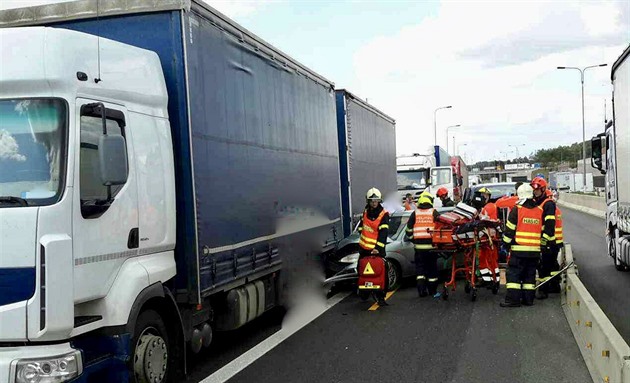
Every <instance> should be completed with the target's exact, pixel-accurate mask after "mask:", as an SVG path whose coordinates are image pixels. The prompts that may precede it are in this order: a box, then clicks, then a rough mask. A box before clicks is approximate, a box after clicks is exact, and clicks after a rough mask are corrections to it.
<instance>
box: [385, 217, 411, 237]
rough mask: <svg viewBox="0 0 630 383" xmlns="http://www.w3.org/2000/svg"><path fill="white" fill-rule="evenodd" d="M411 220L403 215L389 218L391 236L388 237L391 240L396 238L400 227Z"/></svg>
mask: <svg viewBox="0 0 630 383" xmlns="http://www.w3.org/2000/svg"><path fill="white" fill-rule="evenodd" d="M408 219H409V216H408V215H406V216H403V215H393V216H391V217H389V234H388V237H390V238H394V237H395V236H396V233H398V229H400V226H401V225H403V222H404V224H406V223H407V220H408Z"/></svg>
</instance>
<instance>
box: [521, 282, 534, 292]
mask: <svg viewBox="0 0 630 383" xmlns="http://www.w3.org/2000/svg"><path fill="white" fill-rule="evenodd" d="M523 290H536V285H534V284H533V283H523Z"/></svg>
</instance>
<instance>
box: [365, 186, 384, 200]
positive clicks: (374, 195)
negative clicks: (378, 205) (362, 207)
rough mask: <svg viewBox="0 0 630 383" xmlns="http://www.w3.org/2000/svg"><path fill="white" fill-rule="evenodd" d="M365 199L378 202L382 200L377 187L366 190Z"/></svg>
mask: <svg viewBox="0 0 630 383" xmlns="http://www.w3.org/2000/svg"><path fill="white" fill-rule="evenodd" d="M365 199H367V200H368V201H371V200H377V201H379V202H381V201H383V196H382V195H381V191H380V190H378V189H377V188H372V189H370V190H368V192H367V194H366V196H365Z"/></svg>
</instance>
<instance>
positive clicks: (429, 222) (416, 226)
mask: <svg viewBox="0 0 630 383" xmlns="http://www.w3.org/2000/svg"><path fill="white" fill-rule="evenodd" d="M437 214H438V213H437V211H436V210H435V209H433V208H431V207H423V208H420V209H416V210H415V211H414V212H413V213H411V216H410V217H409V221H408V222H407V238H409V239H412V240H413V244H414V246H413V247H414V248H415V249H417V250H430V249H433V236H432V232H433V229H434V228H435V217H436V216H437Z"/></svg>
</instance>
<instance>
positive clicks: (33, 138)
mask: <svg viewBox="0 0 630 383" xmlns="http://www.w3.org/2000/svg"><path fill="white" fill-rule="evenodd" d="M65 131H66V106H65V103H64V102H63V101H61V100H56V99H15V100H0V208H3V207H13V206H15V205H16V203H15V202H16V201H17V202H21V203H20V205H44V204H49V203H54V202H55V201H56V200H58V198H59V196H60V194H61V186H62V176H63V174H62V163H63V161H62V158H63V150H64V146H65V134H66V133H65Z"/></svg>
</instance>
